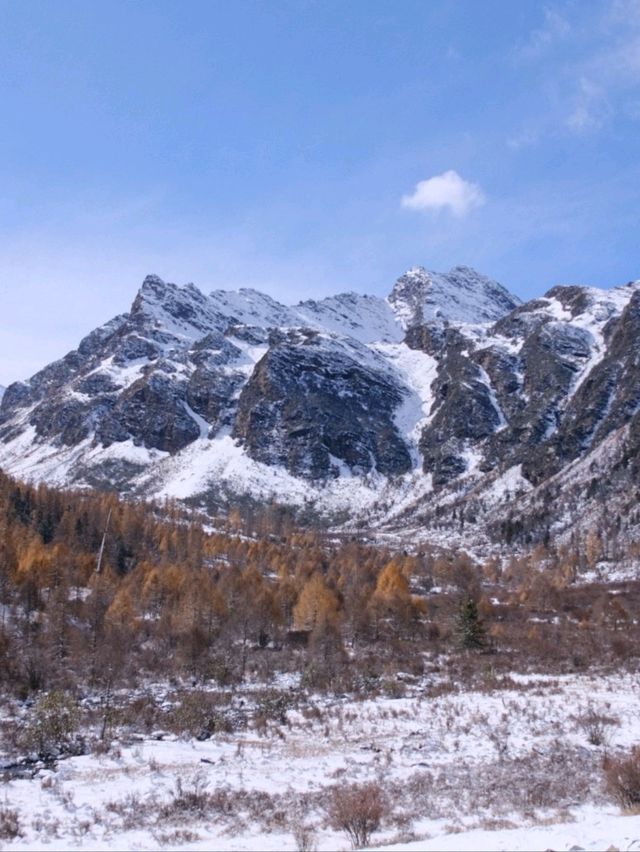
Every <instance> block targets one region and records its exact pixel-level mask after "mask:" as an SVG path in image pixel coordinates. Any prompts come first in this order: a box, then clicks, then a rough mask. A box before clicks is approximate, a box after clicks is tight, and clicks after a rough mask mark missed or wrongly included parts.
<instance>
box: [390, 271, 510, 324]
mask: <svg viewBox="0 0 640 852" xmlns="http://www.w3.org/2000/svg"><path fill="white" fill-rule="evenodd" d="M388 301H389V304H390V305H391V307H392V309H393V311H394V313H395V315H396V317H397V318H398V320H399V321H400V322H401V323H402V325H403V326H404V327H405V328H409V327H410V326H412V325H416V324H419V323H421V322H430V321H433V320H436V321H437V320H446V321H449V322H455V323H472V324H476V323H489V322H495V321H496V320H498V319H500V317H502V316H504V315H505V314H508V313H509V312H510V311H512V310H513V309H514V308H516V307H517V306H518V305H519V304H521V302H520V299H518V297H517V296H514V295H513V294H512V293H510V292H509V291H508V290H506V289H505V288H504V287H503V286H502V285H501V284H498V282H497V281H494V280H493V279H491V278H487V277H486V276H485V275H481V274H480V273H479V272H476V271H475V269H471V268H470V267H468V266H454V267H453V269H451V270H450V271H449V272H432V271H429V270H427V269H425V268H424V267H423V266H414V267H412V268H411V269H409V270H408V271H407V272H405V274H404V275H402V276H401V277H400V278H398V280H397V281H396V283H395V285H394V288H393V290H392V291H391V294H390V296H389V300H388Z"/></svg>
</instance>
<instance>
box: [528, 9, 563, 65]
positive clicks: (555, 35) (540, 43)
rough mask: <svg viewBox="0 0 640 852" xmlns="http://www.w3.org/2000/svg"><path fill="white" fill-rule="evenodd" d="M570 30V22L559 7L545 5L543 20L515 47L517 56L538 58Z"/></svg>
mask: <svg viewBox="0 0 640 852" xmlns="http://www.w3.org/2000/svg"><path fill="white" fill-rule="evenodd" d="M570 32H571V24H570V23H569V21H568V20H567V18H566V17H565V16H564V15H563V14H562V13H561V12H560V10H559V9H556V8H553V7H551V6H547V7H546V8H545V10H544V21H543V23H542V25H541V26H540V27H536V29H534V30H533V31H532V32H531V33H530V35H529V37H528V38H527V39H526V41H524V42H523V43H522V44H520V45H518V46H517V47H516V54H517V56H518V57H520V58H522V59H526V60H530V59H539V58H540V57H541V56H542V55H543V54H544V53H546V52H547V50H548V49H549V48H551V47H552V46H553V45H555V44H556V43H557V42H560V41H562V40H564V39H565V38H566V37H567V36H568V35H569V34H570Z"/></svg>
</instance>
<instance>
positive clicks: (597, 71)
mask: <svg viewBox="0 0 640 852" xmlns="http://www.w3.org/2000/svg"><path fill="white" fill-rule="evenodd" d="M559 47H562V53H561V54H557V52H556V54H554V53H553V51H554V50H556V48H559ZM514 56H515V60H516V62H517V64H519V65H520V66H521V67H523V68H524V69H526V71H527V73H535V74H537V78H536V83H535V84H534V85H537V86H538V87H540V88H539V94H540V96H541V97H543V98H544V100H545V101H546V102H547V104H548V108H547V109H546V110H543V111H542V112H541V113H540V115H539V116H538V117H537V118H536V119H534V120H532V121H529V122H528V124H527V125H526V126H525V127H524V128H522V127H521V128H518V129H516V130H514V132H513V133H512V134H510V135H509V136H508V138H507V145H508V146H509V147H511V148H522V147H528V146H530V145H535V144H537V143H538V142H540V141H541V140H542V139H544V138H547V137H548V136H549V135H550V134H551V135H557V136H561V135H566V134H567V133H569V134H576V135H583V136H584V135H586V134H589V133H596V132H598V131H601V130H603V129H605V128H606V127H607V126H609V125H611V124H612V122H614V121H615V120H616V118H618V117H620V116H621V115H624V116H626V117H627V118H632V119H633V118H634V115H635V113H634V111H633V110H632V109H631V110H630V109H629V108H628V104H629V103H635V102H636V101H637V100H638V94H639V93H640V0H613V2H612V0H600V2H597V3H594V4H589V5H586V4H579V3H578V4H574V3H567V2H565V3H561V4H556V5H554V6H548V7H546V8H545V10H544V20H543V22H542V24H541V26H539V27H537V28H536V29H534V30H533V31H532V32H531V33H530V35H529V37H528V38H527V39H526V40H525V41H524V42H523V43H522V44H520V45H519V46H518V47H517V48H516V49H515V51H514ZM554 57H555V58H554Z"/></svg>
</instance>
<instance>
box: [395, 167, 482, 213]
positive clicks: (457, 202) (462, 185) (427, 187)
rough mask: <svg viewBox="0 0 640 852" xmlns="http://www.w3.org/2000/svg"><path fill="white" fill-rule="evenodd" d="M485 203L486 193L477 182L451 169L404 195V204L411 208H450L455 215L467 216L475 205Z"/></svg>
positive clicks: (423, 182)
mask: <svg viewBox="0 0 640 852" xmlns="http://www.w3.org/2000/svg"><path fill="white" fill-rule="evenodd" d="M484 203H485V197H484V193H483V192H482V190H481V189H480V187H479V186H478V184H476V183H469V181H466V180H464V179H463V178H461V177H460V175H459V174H458V173H457V172H455V171H453V169H449V171H447V172H443V173H442V174H441V175H435V176H434V177H430V178H428V179H427V180H421V181H420V182H419V183H417V184H416V188H415V189H414V191H413V193H412V194H411V195H403V196H402V206H403V207H407V208H409V209H410V210H435V211H439V210H446V209H448V210H450V211H451V213H453V215H454V216H459V217H462V216H466V215H467V213H469V211H470V210H473V208H474V207H481V206H482V205H483V204H484Z"/></svg>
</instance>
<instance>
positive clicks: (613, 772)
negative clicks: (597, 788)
mask: <svg viewBox="0 0 640 852" xmlns="http://www.w3.org/2000/svg"><path fill="white" fill-rule="evenodd" d="M604 770H605V781H606V787H607V790H608V792H609V793H610V794H611V795H612V796H613V798H614V799H615V800H616V802H618V804H619V805H620V807H622V808H624V809H625V810H630V809H633V810H635V809H637V808H639V807H640V748H639V747H638V746H635V747H634V748H633V749H632V751H631V754H629V755H628V756H627V757H620V758H611V757H610V758H608V759H607V760H606V761H605V763H604Z"/></svg>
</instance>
